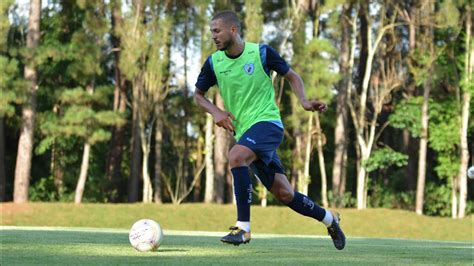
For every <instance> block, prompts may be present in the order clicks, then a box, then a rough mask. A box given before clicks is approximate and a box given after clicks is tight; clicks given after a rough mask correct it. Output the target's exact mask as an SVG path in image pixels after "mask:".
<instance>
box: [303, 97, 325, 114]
mask: <svg viewBox="0 0 474 266" xmlns="http://www.w3.org/2000/svg"><path fill="white" fill-rule="evenodd" d="M301 105H302V106H303V108H304V109H305V110H306V111H318V112H321V113H322V112H326V110H327V109H328V106H327V105H326V104H325V103H323V102H320V101H316V100H309V101H308V100H305V101H303V102H302V103H301Z"/></svg>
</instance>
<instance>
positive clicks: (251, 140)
mask: <svg viewBox="0 0 474 266" xmlns="http://www.w3.org/2000/svg"><path fill="white" fill-rule="evenodd" d="M246 140H247V141H248V142H252V143H253V144H257V142H256V141H255V140H253V139H251V138H249V137H247V138H246Z"/></svg>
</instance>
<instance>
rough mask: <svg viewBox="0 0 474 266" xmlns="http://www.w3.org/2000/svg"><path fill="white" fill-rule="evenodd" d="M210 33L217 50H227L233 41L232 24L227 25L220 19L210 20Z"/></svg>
mask: <svg viewBox="0 0 474 266" xmlns="http://www.w3.org/2000/svg"><path fill="white" fill-rule="evenodd" d="M211 34H212V40H213V41H214V43H215V44H216V48H217V49H218V50H221V51H225V50H227V48H229V46H230V45H231V44H232V42H233V33H232V26H229V25H227V24H226V23H225V22H224V21H223V20H222V19H216V20H213V21H211Z"/></svg>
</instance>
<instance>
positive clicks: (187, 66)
mask: <svg viewBox="0 0 474 266" xmlns="http://www.w3.org/2000/svg"><path fill="white" fill-rule="evenodd" d="M472 5H473V3H472V1H471V0H440V1H433V0H399V1H395V0H370V1H361V0H359V1H358V0H332V1H329V0H326V1H323V0H321V1H318V0H238V1H219V0H196V1H191V0H130V1H125V0H123V1H122V0H109V1H87V0H76V1H66V0H63V1H61V0H50V1H43V2H41V0H30V1H29V2H28V3H23V2H15V1H13V0H3V1H0V13H1V16H0V200H1V201H14V202H17V203H22V202H27V201H63V202H75V203H77V204H79V203H81V202H111V203H116V202H145V203H150V202H154V203H156V204H162V203H170V202H171V203H174V204H180V203H183V202H207V203H220V204H222V203H232V202H233V200H234V198H233V192H232V176H231V174H230V170H229V169H228V162H227V152H228V150H229V149H230V147H231V146H232V145H233V143H234V140H233V137H232V136H231V135H230V134H228V133H226V132H225V131H224V130H223V129H221V128H218V127H217V126H215V123H214V121H213V118H212V117H211V116H210V115H208V114H206V113H205V112H203V111H202V110H201V109H199V108H198V107H197V105H196V104H195V103H194V102H193V93H194V89H195V87H194V84H195V82H196V76H197V74H198V73H199V71H200V68H201V65H202V63H203V62H204V60H205V59H206V58H207V57H208V56H209V55H210V54H212V53H213V51H215V46H214V44H213V42H212V40H211V34H210V31H209V22H210V19H211V18H212V16H213V14H215V13H216V12H217V11H219V10H234V11H235V12H236V13H237V14H238V15H239V16H240V19H241V21H242V25H243V29H242V31H243V32H242V35H243V38H244V40H246V41H251V42H258V43H266V44H269V45H270V46H272V47H273V48H274V49H276V50H277V51H278V52H279V53H280V54H281V55H282V57H283V58H284V59H285V60H286V61H287V62H288V63H289V64H290V65H291V67H292V68H293V69H294V70H295V71H296V72H297V73H299V74H300V75H301V76H302V78H303V80H304V82H305V88H306V94H307V96H308V97H310V98H317V99H319V100H322V101H324V102H326V103H327V104H328V105H329V110H328V111H327V112H325V113H322V114H318V113H309V112H304V110H303V108H302V107H301V106H300V105H299V103H298V100H297V98H296V96H295V95H294V94H293V93H292V91H291V89H290V88H289V85H288V83H287V82H285V80H284V79H283V78H282V77H281V76H279V75H277V74H276V73H273V75H272V80H273V84H274V87H275V92H276V93H275V95H276V99H275V100H276V102H277V104H278V106H279V108H280V110H281V113H282V118H283V123H284V125H285V140H284V143H283V144H282V146H280V149H279V155H280V157H281V158H282V161H283V164H284V166H285V168H286V172H287V174H288V176H289V178H290V183H291V185H292V186H293V187H294V188H295V189H296V190H298V191H302V192H303V193H307V194H309V195H310V196H311V197H312V198H314V199H316V201H317V202H318V203H320V204H321V205H323V206H325V207H337V208H343V207H344V208H357V209H365V208H400V209H408V210H412V211H415V212H416V213H418V214H427V215H437V216H450V217H453V218H462V217H465V216H466V215H468V214H470V213H472V212H473V211H474V198H473V195H474V194H473V193H470V194H469V193H468V191H472V190H473V189H474V180H470V179H468V178H467V175H466V172H467V168H468V167H469V166H470V165H473V164H474V158H473V154H474V141H473V139H474V120H473V119H472V114H474V105H473V104H472V95H473V93H474V82H473V79H472V70H473V65H474V45H473V41H472V31H473V30H472ZM25 10H27V12H26V11H25ZM207 97H209V99H211V100H212V101H213V102H214V103H215V104H216V105H217V106H219V107H221V108H223V102H222V98H221V97H220V95H219V90H218V88H217V87H215V88H211V90H210V91H209V92H208V93H207ZM255 182H256V181H255ZM254 187H255V191H254V193H255V197H254V202H253V203H254V204H262V205H263V206H265V205H267V204H268V205H275V204H279V203H278V202H276V200H275V199H274V198H272V195H271V194H270V193H267V192H266V190H265V189H264V187H263V186H262V185H259V184H255V186H254Z"/></svg>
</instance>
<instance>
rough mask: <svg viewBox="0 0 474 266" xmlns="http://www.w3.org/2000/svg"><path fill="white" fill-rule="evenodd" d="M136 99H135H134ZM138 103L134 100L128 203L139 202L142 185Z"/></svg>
mask: <svg viewBox="0 0 474 266" xmlns="http://www.w3.org/2000/svg"><path fill="white" fill-rule="evenodd" d="M134 98H135V97H134ZM137 105H138V102H137V101H136V100H135V99H134V104H133V110H132V158H131V169H130V172H131V175H130V179H129V184H128V201H129V202H137V201H138V187H139V183H140V176H141V174H140V173H141V171H140V165H141V159H142V158H141V144H140V126H139V120H138V119H139V118H138V106H137Z"/></svg>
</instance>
